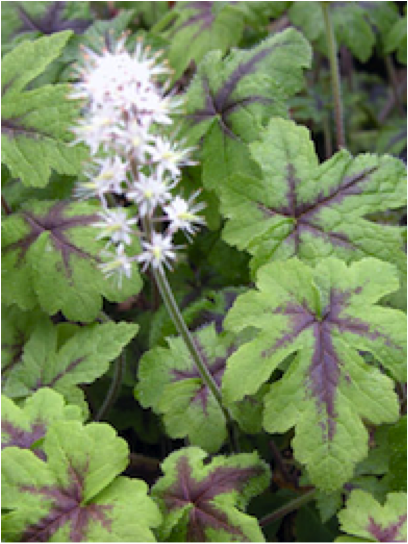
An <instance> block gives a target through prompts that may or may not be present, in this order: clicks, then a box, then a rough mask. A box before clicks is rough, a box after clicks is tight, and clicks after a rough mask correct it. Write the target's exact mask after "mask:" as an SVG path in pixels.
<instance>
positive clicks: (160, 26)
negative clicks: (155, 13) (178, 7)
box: [150, 10, 177, 34]
mask: <svg viewBox="0 0 408 544" xmlns="http://www.w3.org/2000/svg"><path fill="white" fill-rule="evenodd" d="M176 17H177V13H175V12H174V10H171V11H169V12H168V13H166V15H164V17H162V18H161V19H160V21H157V23H156V24H155V25H154V26H152V28H151V29H150V32H152V33H153V34H159V33H160V32H162V31H163V30H165V28H166V27H168V26H169V25H170V23H172V22H173V19H175V18H176Z"/></svg>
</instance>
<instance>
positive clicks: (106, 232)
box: [93, 208, 138, 245]
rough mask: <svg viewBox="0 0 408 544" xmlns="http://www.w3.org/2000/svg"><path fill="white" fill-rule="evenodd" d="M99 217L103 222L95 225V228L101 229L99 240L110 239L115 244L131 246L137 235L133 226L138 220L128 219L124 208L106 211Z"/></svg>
mask: <svg viewBox="0 0 408 544" xmlns="http://www.w3.org/2000/svg"><path fill="white" fill-rule="evenodd" d="M99 216H100V217H101V219H102V221H99V222H98V223H94V224H93V226H94V227H97V228H99V229H101V232H100V233H99V234H98V236H97V239H100V238H110V240H111V242H113V243H114V244H116V243H123V244H126V245H130V244H131V243H132V235H134V234H135V231H134V230H133V225H135V224H136V223H137V221H138V220H137V219H136V218H133V219H128V217H127V213H126V211H125V210H124V209H123V208H117V209H114V210H104V211H102V212H100V213H99Z"/></svg>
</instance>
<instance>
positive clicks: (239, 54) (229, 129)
mask: <svg viewBox="0 0 408 544" xmlns="http://www.w3.org/2000/svg"><path fill="white" fill-rule="evenodd" d="M310 61H311V51H310V46H309V44H308V43H307V42H306V40H305V39H304V38H303V36H302V35H301V34H300V33H299V32H297V31H296V30H295V29H293V28H291V29H287V30H285V31H284V32H281V33H278V34H275V35H273V36H271V37H269V38H267V39H266V40H264V41H263V42H261V43H260V44H259V45H258V46H256V47H254V48H253V49H249V50H234V51H232V52H231V53H230V54H229V55H228V56H227V57H226V58H223V55H222V53H221V52H220V51H212V52H210V53H209V54H208V55H207V56H206V57H205V58H204V59H203V61H202V62H201V63H200V65H199V66H198V71H197V74H196V76H195V78H194V80H193V82H192V84H191V85H190V87H189V90H188V92H187V98H186V99H187V118H186V123H185V125H186V135H187V137H188V138H189V140H191V142H192V143H197V142H198V141H200V139H201V138H202V137H204V141H203V144H204V145H203V157H202V162H203V182H204V185H205V186H206V187H207V188H208V189H212V190H215V191H218V190H219V187H220V184H221V185H222V183H223V181H224V179H226V178H230V177H231V178H232V177H233V176H232V173H236V172H240V171H241V172H242V171H244V172H248V171H251V172H252V171H253V168H254V165H253V161H251V158H250V157H249V153H248V149H247V146H246V144H247V143H248V142H251V141H253V140H255V139H257V138H258V137H259V131H260V130H261V129H262V128H263V127H264V126H266V124H267V122H268V120H269V119H270V117H271V116H273V115H279V116H286V115H287V107H286V99H287V98H288V97H289V96H293V95H294V94H295V93H296V92H297V91H299V90H300V89H301V87H302V86H303V73H302V71H303V69H304V68H307V67H308V66H309V65H310ZM255 166H256V165H255Z"/></svg>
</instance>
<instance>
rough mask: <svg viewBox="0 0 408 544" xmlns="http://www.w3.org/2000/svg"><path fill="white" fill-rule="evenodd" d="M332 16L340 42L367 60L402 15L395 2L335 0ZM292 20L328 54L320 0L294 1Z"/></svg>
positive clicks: (291, 11)
mask: <svg viewBox="0 0 408 544" xmlns="http://www.w3.org/2000/svg"><path fill="white" fill-rule="evenodd" d="M329 9H330V17H331V19H332V23H333V28H334V32H335V35H336V39H337V42H338V44H339V45H345V46H347V47H348V48H349V49H350V51H351V52H352V53H353V55H354V56H355V57H356V58H357V59H358V60H360V61H361V62H366V61H367V60H368V59H369V58H370V56H371V54H372V52H373V49H374V46H375V44H376V42H377V35H378V34H379V33H380V34H381V35H382V34H385V33H386V32H387V31H388V29H389V28H390V27H392V25H393V23H394V21H395V20H396V19H397V18H398V9H397V7H396V6H395V3H394V2H331V3H330V8H329ZM288 15H289V18H290V20H291V22H292V23H293V24H294V25H295V26H296V27H298V28H301V29H302V31H303V32H304V34H305V36H306V38H307V39H308V40H310V41H311V42H313V43H314V44H315V45H316V47H317V48H318V49H319V50H320V51H322V52H324V53H326V54H327V37H326V30H325V25H324V18H323V12H322V7H321V5H320V4H319V3H318V2H292V6H291V7H290V9H289V11H288Z"/></svg>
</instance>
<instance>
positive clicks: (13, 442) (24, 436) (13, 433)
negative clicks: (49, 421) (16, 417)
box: [1, 419, 47, 460]
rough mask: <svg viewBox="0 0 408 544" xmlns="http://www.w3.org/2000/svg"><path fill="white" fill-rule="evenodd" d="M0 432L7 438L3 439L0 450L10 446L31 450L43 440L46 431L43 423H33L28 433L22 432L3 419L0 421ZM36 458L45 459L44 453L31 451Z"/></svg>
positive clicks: (36, 450) (36, 449)
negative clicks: (36, 443)
mask: <svg viewBox="0 0 408 544" xmlns="http://www.w3.org/2000/svg"><path fill="white" fill-rule="evenodd" d="M1 431H2V433H5V434H7V435H8V437H7V438H3V439H2V442H1V449H4V448H8V447H10V446H17V447H18V448H23V449H31V446H32V445H33V444H34V443H35V442H37V441H38V440H40V438H43V437H44V436H45V433H46V431H47V429H46V426H45V424H44V423H40V422H37V423H33V424H32V425H31V429H30V430H29V431H24V430H23V429H20V428H18V427H16V426H15V425H13V424H12V423H11V422H10V421H6V420H4V419H2V420H1ZM32 451H33V453H35V455H36V456H37V457H39V458H40V459H42V460H45V459H46V455H45V453H44V452H43V451H42V450H40V449H38V448H35V449H34V450H32Z"/></svg>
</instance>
